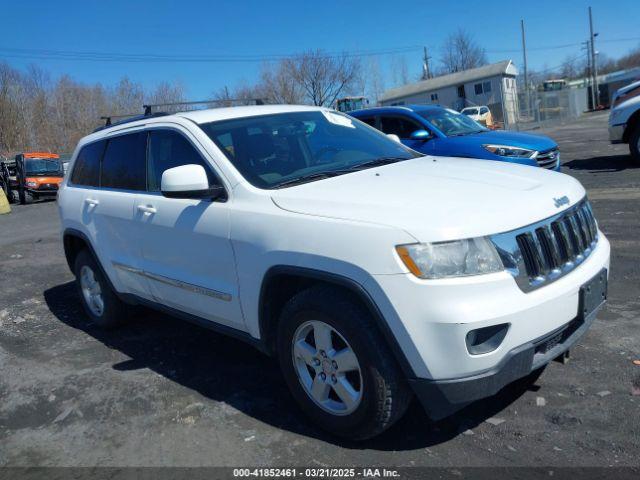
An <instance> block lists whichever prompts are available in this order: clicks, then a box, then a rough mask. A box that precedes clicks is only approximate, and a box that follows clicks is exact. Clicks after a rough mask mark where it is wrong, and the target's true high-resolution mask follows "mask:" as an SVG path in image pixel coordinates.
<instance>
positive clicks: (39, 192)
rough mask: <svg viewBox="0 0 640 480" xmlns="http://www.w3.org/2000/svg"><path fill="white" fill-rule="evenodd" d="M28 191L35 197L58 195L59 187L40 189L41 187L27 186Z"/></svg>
mask: <svg viewBox="0 0 640 480" xmlns="http://www.w3.org/2000/svg"><path fill="white" fill-rule="evenodd" d="M25 191H26V192H29V193H30V194H31V195H33V196H34V197H55V196H56V195H58V189H46V190H45V189H39V188H25Z"/></svg>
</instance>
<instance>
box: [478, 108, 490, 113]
mask: <svg viewBox="0 0 640 480" xmlns="http://www.w3.org/2000/svg"><path fill="white" fill-rule="evenodd" d="M480 113H481V114H482V115H484V114H485V113H489V109H488V108H487V107H482V108H481V109H480Z"/></svg>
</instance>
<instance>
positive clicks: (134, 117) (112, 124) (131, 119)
mask: <svg viewBox="0 0 640 480" xmlns="http://www.w3.org/2000/svg"><path fill="white" fill-rule="evenodd" d="M165 115H169V114H168V113H166V112H156V113H152V114H151V115H140V114H139V113H132V114H129V115H108V116H102V117H100V120H104V121H105V123H104V125H103V126H102V127H98V128H96V129H95V130H94V131H93V132H94V133H95V132H99V131H100V130H104V129H105V128H111V127H115V126H118V125H124V124H125V123H130V122H135V121H137V120H144V119H145V118H153V117H163V116H165ZM114 118H125V120H120V121H119V122H113V121H112V119H114Z"/></svg>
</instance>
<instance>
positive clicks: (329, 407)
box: [278, 285, 411, 440]
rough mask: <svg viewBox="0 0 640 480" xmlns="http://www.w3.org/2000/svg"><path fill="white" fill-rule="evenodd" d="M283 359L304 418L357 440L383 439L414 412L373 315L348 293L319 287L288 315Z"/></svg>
mask: <svg viewBox="0 0 640 480" xmlns="http://www.w3.org/2000/svg"><path fill="white" fill-rule="evenodd" d="M278 356H279V359H280V366H281V368H282V372H283V374H284V377H285V380H286V381H287V384H288V386H289V388H290V390H291V392H292V394H293V396H294V398H295V399H296V400H297V402H298V403H299V405H300V406H301V408H302V409H303V411H304V412H305V413H306V414H307V415H308V416H309V417H311V419H312V420H313V421H314V422H315V423H316V424H318V426H320V427H321V428H323V429H324V430H327V431H329V432H331V433H334V434H336V435H339V436H343V437H348V438H351V439H354V440H363V439H367V438H371V437H373V436H375V435H378V434H379V433H381V432H382V431H384V430H385V429H387V428H388V427H390V426H391V425H392V424H393V423H395V422H396V421H397V420H398V419H399V418H400V417H401V416H402V415H403V414H404V412H405V411H406V409H407V406H408V405H409V402H410V400H411V392H410V389H409V387H408V386H407V384H406V383H405V381H404V378H403V376H402V374H401V372H400V370H399V368H398V367H397V365H396V363H395V360H394V359H393V357H392V355H391V353H390V352H389V349H388V347H387V345H386V342H385V340H384V338H383V337H382V336H381V335H380V334H379V332H378V330H377V327H376V325H375V324H374V323H373V321H372V319H371V315H370V314H369V312H368V311H367V310H366V309H365V308H364V307H363V306H362V305H360V304H359V303H358V302H357V301H355V300H354V299H353V298H352V297H351V296H350V295H349V294H348V293H347V292H343V291H342V290H340V289H337V288H334V287H331V286H324V285H322V286H316V287H312V288H310V289H308V290H305V291H302V292H300V293H298V294H297V295H296V296H294V297H293V298H292V299H291V300H290V301H289V302H288V303H287V305H286V306H285V308H284V309H283V312H282V315H281V317H280V323H279V332H278Z"/></svg>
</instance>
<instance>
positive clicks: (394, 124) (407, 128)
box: [380, 117, 424, 138]
mask: <svg viewBox="0 0 640 480" xmlns="http://www.w3.org/2000/svg"><path fill="white" fill-rule="evenodd" d="M380 125H381V128H382V131H383V132H384V133H395V134H396V135H398V136H399V137H400V138H410V137H411V134H412V133H413V132H415V131H416V130H424V127H423V126H421V125H420V124H418V123H417V122H414V121H413V120H409V119H408V118H402V117H380Z"/></svg>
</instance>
